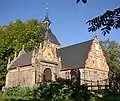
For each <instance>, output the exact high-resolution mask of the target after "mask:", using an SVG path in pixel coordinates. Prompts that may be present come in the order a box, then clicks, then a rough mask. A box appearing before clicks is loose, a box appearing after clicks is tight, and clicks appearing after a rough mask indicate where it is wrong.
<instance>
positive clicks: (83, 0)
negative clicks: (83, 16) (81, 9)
mask: <svg viewBox="0 0 120 101" xmlns="http://www.w3.org/2000/svg"><path fill="white" fill-rule="evenodd" d="M81 1H82V3H84V4H86V3H87V0H81ZM76 2H77V3H79V2H80V0H77V1H76Z"/></svg>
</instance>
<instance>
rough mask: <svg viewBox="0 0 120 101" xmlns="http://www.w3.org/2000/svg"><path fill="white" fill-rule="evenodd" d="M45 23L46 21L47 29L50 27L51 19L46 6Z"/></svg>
mask: <svg viewBox="0 0 120 101" xmlns="http://www.w3.org/2000/svg"><path fill="white" fill-rule="evenodd" d="M43 23H45V24H46V25H47V29H49V28H50V25H51V21H50V20H49V17H48V7H46V15H45V18H44V20H43Z"/></svg>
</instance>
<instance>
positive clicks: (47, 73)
mask: <svg viewBox="0 0 120 101" xmlns="http://www.w3.org/2000/svg"><path fill="white" fill-rule="evenodd" d="M43 81H44V82H50V81H52V72H51V69H50V68H46V69H45V70H44V73H43Z"/></svg>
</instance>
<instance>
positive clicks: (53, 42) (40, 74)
mask: <svg viewBox="0 0 120 101" xmlns="http://www.w3.org/2000/svg"><path fill="white" fill-rule="evenodd" d="M43 23H45V24H46V31H45V37H44V42H43V43H40V47H39V52H38V55H37V60H38V63H39V65H38V66H37V69H38V70H37V82H43V81H55V80H56V78H57V77H59V72H60V57H59V55H58V49H59V48H60V43H59V42H58V40H57V38H56V36H55V35H54V34H53V33H52V31H51V28H50V27H51V21H50V19H49V17H48V8H47V9H46V15H45V18H44V20H43Z"/></svg>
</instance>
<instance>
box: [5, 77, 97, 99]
mask: <svg viewBox="0 0 120 101" xmlns="http://www.w3.org/2000/svg"><path fill="white" fill-rule="evenodd" d="M4 95H5V96H6V98H7V99H21V100H28V101H92V99H93V96H94V98H95V94H93V93H91V92H90V91H88V90H87V88H86V87H85V86H83V85H82V86H75V85H73V84H72V82H71V81H70V80H64V79H58V80H57V81H56V82H49V83H41V84H39V85H36V86H33V87H25V86H24V87H22V86H16V87H9V88H6V89H5V90H4ZM10 101H12V100H10ZM16 101H17V100H16Z"/></svg>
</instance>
